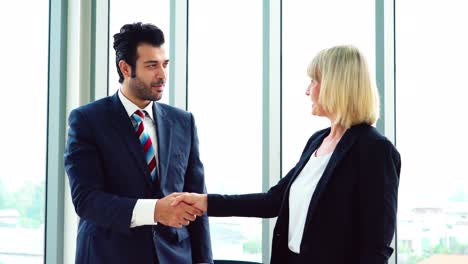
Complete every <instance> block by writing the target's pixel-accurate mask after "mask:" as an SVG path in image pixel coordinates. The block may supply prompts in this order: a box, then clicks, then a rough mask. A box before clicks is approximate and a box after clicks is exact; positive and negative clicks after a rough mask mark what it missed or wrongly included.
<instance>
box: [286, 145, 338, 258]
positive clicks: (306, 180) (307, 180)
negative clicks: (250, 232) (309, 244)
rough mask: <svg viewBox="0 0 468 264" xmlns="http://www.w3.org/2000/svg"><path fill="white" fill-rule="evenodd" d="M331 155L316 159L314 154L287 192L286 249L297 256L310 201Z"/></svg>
mask: <svg viewBox="0 0 468 264" xmlns="http://www.w3.org/2000/svg"><path fill="white" fill-rule="evenodd" d="M331 155H332V153H329V154H326V155H322V156H319V157H316V156H315V152H314V154H312V155H311V156H310V159H309V161H308V162H307V164H306V165H305V166H304V168H303V169H302V171H301V172H300V173H299V175H298V176H297V177H296V179H295V180H294V182H293V183H292V185H291V190H290V191H289V230H288V247H289V249H290V250H291V251H292V252H295V253H297V254H299V253H300V247H301V242H302V236H303V233H304V225H305V222H306V218H307V213H308V212H309V210H308V209H309V205H310V200H311V199H312V195H313V194H314V191H315V188H316V187H317V184H318V182H319V180H320V178H321V177H322V174H323V172H324V171H325V168H326V167H327V164H328V161H329V160H330V157H331Z"/></svg>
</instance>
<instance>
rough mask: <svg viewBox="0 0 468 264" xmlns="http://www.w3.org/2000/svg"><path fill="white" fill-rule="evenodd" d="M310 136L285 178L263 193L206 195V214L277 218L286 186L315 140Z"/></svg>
mask: <svg viewBox="0 0 468 264" xmlns="http://www.w3.org/2000/svg"><path fill="white" fill-rule="evenodd" d="M315 138H316V137H315V136H312V137H311V138H310V139H309V141H308V142H307V144H306V146H305V148H304V151H303V152H302V155H301V159H300V160H299V162H298V163H297V164H296V166H295V167H294V168H292V169H291V170H290V171H289V172H288V174H286V176H285V177H283V178H282V179H281V180H280V181H279V182H278V183H277V184H276V185H275V186H273V187H271V188H270V189H269V190H268V191H267V192H265V193H251V194H241V195H220V194H209V195H208V214H209V215H210V216H241V217H260V218H271V217H277V216H278V214H279V211H280V209H281V204H282V202H283V199H284V195H285V192H286V190H287V187H288V184H289V182H290V181H291V179H292V178H293V176H294V175H295V174H296V171H297V170H298V167H299V164H301V160H303V158H305V156H304V155H305V153H306V152H307V150H308V149H309V148H310V143H311V142H312V141H313V140H314V139H315Z"/></svg>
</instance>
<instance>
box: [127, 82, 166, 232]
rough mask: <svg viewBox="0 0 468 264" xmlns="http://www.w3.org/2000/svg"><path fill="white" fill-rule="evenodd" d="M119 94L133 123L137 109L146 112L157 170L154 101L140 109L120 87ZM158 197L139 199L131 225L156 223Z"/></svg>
mask: <svg viewBox="0 0 468 264" xmlns="http://www.w3.org/2000/svg"><path fill="white" fill-rule="evenodd" d="M118 96H119V99H120V102H122V104H123V106H124V108H125V110H126V111H127V114H128V117H129V118H130V120H131V121H132V124H133V125H135V120H134V119H133V118H132V115H133V113H135V111H136V110H141V111H143V112H146V115H145V118H144V119H143V124H144V126H145V131H146V132H147V133H148V134H149V136H150V138H151V141H152V142H153V147H154V150H155V154H156V171H157V170H158V167H159V166H158V165H159V160H158V151H157V150H158V142H157V138H156V123H155V122H154V118H153V102H150V103H149V104H148V105H147V106H146V107H145V108H144V109H140V108H139V107H138V106H136V105H135V104H134V103H133V102H132V101H130V100H129V99H128V98H127V97H125V95H123V94H122V92H121V91H120V89H119V92H118ZM157 201H158V199H138V200H137V202H136V204H135V207H134V208H133V214H132V220H131V222H130V227H137V226H142V225H156V224H157V223H155V222H154V208H155V206H156V202H157Z"/></svg>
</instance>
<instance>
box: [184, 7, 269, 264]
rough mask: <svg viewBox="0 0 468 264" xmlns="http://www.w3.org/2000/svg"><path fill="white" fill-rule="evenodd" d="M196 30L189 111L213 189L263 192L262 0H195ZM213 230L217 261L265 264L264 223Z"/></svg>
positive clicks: (238, 221)
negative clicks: (263, 257) (193, 120)
mask: <svg viewBox="0 0 468 264" xmlns="http://www.w3.org/2000/svg"><path fill="white" fill-rule="evenodd" d="M207 10H216V11H215V12H207ZM240 14H241V16H242V19H239V15H240ZM214 23H216V26H213V24H214ZM188 25H189V42H188V109H189V110H190V111H191V112H193V113H194V115H195V120H196V122H197V127H198V135H199V138H200V154H201V159H202V162H203V163H204V165H205V177H206V182H207V188H208V192H209V193H222V194H239V193H251V192H261V191H262V1H260V0H242V1H239V0H237V1H216V0H211V1H209V0H205V1H191V2H190V3H189V23H188ZM210 227H211V240H212V245H213V254H214V258H215V259H235V260H250V261H259V262H260V261H261V260H262V246H261V245H262V239H261V238H262V220H261V219H259V218H216V217H214V218H210Z"/></svg>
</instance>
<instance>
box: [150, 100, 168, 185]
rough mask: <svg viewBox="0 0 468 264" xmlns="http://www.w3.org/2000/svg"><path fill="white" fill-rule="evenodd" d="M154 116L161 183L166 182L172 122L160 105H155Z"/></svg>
mask: <svg viewBox="0 0 468 264" xmlns="http://www.w3.org/2000/svg"><path fill="white" fill-rule="evenodd" d="M153 116H154V117H155V122H156V135H157V137H158V138H157V142H158V155H159V164H158V169H159V174H158V178H159V183H160V184H161V183H162V181H164V180H166V174H167V166H168V164H169V155H170V153H171V145H172V140H171V139H172V137H171V128H172V123H171V120H170V119H169V118H168V117H167V113H166V111H165V110H164V109H163V108H162V106H161V105H160V104H159V103H156V102H155V103H154V104H153Z"/></svg>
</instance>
